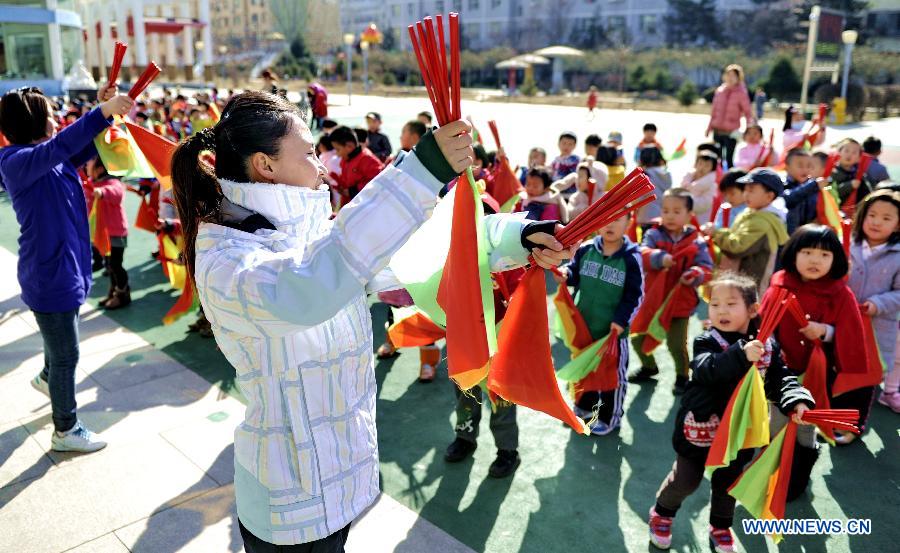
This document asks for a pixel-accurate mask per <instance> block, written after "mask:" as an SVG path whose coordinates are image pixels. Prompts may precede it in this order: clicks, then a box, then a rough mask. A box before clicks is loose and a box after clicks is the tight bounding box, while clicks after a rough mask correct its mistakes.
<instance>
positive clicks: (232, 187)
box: [219, 179, 331, 238]
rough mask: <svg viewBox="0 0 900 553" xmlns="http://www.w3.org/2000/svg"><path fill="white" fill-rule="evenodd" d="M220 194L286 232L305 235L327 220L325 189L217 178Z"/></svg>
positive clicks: (327, 193) (329, 210)
mask: <svg viewBox="0 0 900 553" xmlns="http://www.w3.org/2000/svg"><path fill="white" fill-rule="evenodd" d="M219 186H220V187H221V188H222V194H223V195H224V196H225V197H226V198H227V199H228V200H229V201H231V202H232V203H234V204H237V205H238V206H241V207H243V208H245V209H248V210H250V211H253V212H255V213H259V214H260V215H262V216H263V217H265V218H266V219H268V220H269V221H270V222H271V223H272V224H273V225H275V228H276V229H277V230H279V231H281V232H284V233H286V234H289V235H293V236H298V237H301V238H303V237H306V235H307V234H308V233H310V232H311V231H313V230H314V229H316V228H318V227H319V226H320V225H321V224H323V223H327V222H328V220H329V217H330V216H331V203H330V198H331V196H330V194H329V192H328V190H327V188H325V189H320V190H313V189H311V188H304V187H302V186H290V185H287V184H269V183H260V182H234V181H231V180H228V179H219Z"/></svg>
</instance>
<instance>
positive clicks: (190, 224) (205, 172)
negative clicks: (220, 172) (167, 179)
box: [172, 129, 222, 280]
mask: <svg viewBox="0 0 900 553" xmlns="http://www.w3.org/2000/svg"><path fill="white" fill-rule="evenodd" d="M212 136H213V130H212V129H204V130H203V131H201V132H199V133H197V134H196V135H194V136H192V137H191V138H189V139H187V140H186V141H184V142H182V143H181V144H180V145H179V146H178V147H177V148H176V149H175V152H174V153H173V154H172V191H173V195H174V197H175V207H176V209H177V210H178V218H179V219H180V220H181V229H182V233H183V236H184V254H183V256H184V264H185V265H186V266H187V270H188V274H189V275H190V278H191V280H193V278H194V259H195V251H196V247H195V244H194V242H195V240H196V238H197V229H198V228H199V226H200V222H201V221H203V220H205V219H208V218H210V217H211V216H213V215H215V214H216V212H217V211H218V209H219V204H220V203H221V200H222V192H221V191H220V190H219V184H218V181H217V179H216V176H215V175H214V174H213V173H212V168H211V167H209V166H208V165H207V164H206V163H203V162H201V161H200V154H201V153H202V152H203V151H204V150H214V149H215V142H214V139H212Z"/></svg>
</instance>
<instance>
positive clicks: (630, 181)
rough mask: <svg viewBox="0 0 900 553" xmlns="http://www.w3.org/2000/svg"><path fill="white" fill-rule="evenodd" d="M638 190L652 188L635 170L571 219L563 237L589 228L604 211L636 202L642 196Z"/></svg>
mask: <svg viewBox="0 0 900 553" xmlns="http://www.w3.org/2000/svg"><path fill="white" fill-rule="evenodd" d="M638 190H645V191H646V192H652V191H653V190H654V188H653V185H652V184H650V182H649V180H648V179H647V176H646V175H644V174H643V171H639V170H637V169H636V170H635V171H632V172H631V174H629V175H628V176H627V177H625V180H623V181H622V183H620V184H619V185H617V186H616V187H615V188H613V189H612V190H611V191H609V192H608V193H606V194H604V195H603V196H602V197H601V198H600V199H599V200H597V201H596V202H594V203H593V204H591V206H590V207H588V208H587V209H586V210H585V211H584V212H582V213H581V215H579V216H578V217H576V218H575V219H573V220H572V221H571V222H570V223H569V224H568V225H567V226H566V228H565V230H564V231H563V232H564V233H565V234H564V235H563V236H564V237H565V236H568V235H570V234H571V235H576V234H578V233H580V232H581V231H582V230H583V228H582V227H583V226H591V222H592V221H594V220H595V219H596V218H597V215H598V214H600V213H603V212H604V211H606V210H610V209H618V208H620V207H622V206H624V205H625V204H626V203H628V201H633V200H637V199H638V198H639V197H640V196H641V195H643V194H641V193H638ZM635 194H637V196H636V197H635V196H634V195H635ZM629 198H630V200H629ZM558 238H559V237H558Z"/></svg>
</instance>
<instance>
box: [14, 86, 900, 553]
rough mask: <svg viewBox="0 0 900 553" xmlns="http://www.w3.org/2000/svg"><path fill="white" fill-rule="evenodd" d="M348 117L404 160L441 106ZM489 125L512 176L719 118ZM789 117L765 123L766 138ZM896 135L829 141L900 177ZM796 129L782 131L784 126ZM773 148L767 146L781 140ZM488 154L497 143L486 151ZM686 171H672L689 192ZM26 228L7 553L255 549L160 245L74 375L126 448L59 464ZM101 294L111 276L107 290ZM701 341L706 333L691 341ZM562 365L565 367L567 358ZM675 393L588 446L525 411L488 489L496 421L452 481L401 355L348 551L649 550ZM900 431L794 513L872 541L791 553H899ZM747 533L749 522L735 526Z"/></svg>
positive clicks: (225, 382)
mask: <svg viewBox="0 0 900 553" xmlns="http://www.w3.org/2000/svg"><path fill="white" fill-rule="evenodd" d="M333 101H334V102H335V103H336V104H339V105H338V106H336V107H335V108H333V110H332V112H333V116H334V117H336V118H337V119H338V120H339V121H341V122H345V123H350V124H362V118H363V115H364V114H365V113H366V112H367V111H370V110H375V111H379V112H381V114H382V116H383V117H384V119H385V120H386V121H387V124H386V131H387V134H388V136H389V137H390V138H391V140H392V142H394V145H395V147H396V144H397V141H396V138H397V137H398V136H399V129H400V127H401V126H402V124H403V122H404V121H406V120H407V119H410V118H413V117H414V116H415V114H416V113H417V112H418V111H421V110H423V109H427V108H428V105H427V102H426V101H425V100H424V99H419V100H414V99H405V100H401V99H386V98H376V97H369V98H363V97H358V96H355V97H354V98H353V103H352V106H346V97H341V96H336V97H334V99H333ZM464 111H465V112H467V113H471V114H472V116H473V118H474V120H475V123H476V125H478V126H479V127H480V128H481V130H482V131H483V132H487V131H488V128H487V124H486V121H487V119H489V118H494V119H496V120H497V121H498V124H499V127H500V132H501V135H502V138H503V141H504V146H506V149H507V151H508V153H509V154H510V156H511V157H512V158H513V160H514V161H521V160H524V159H525V156H526V155H527V150H528V148H530V147H531V146H534V145H540V146H543V147H544V148H546V149H547V150H548V152H554V151H555V148H554V145H555V143H556V137H557V136H558V134H559V132H560V131H562V130H564V129H567V130H574V131H575V132H577V133H578V135H579V137H581V138H583V137H584V136H585V135H587V134H588V133H590V132H596V133H598V134H600V135H601V136H602V137H604V139H605V137H606V134H608V132H609V131H611V130H619V131H622V132H623V133H624V134H625V139H626V152H630V151H631V150H630V149H631V148H633V145H634V143H635V142H636V141H637V140H638V138H639V135H640V127H641V126H642V125H643V124H644V123H646V122H649V121H653V122H655V123H657V125H658V126H659V127H660V133H659V137H660V141H661V142H662V143H663V144H664V145H666V146H669V145H670V146H669V147H671V148H674V147H675V145H676V144H677V143H678V142H679V141H680V140H681V138H682V137H683V136H686V137H687V138H688V148H689V150H692V149H693V147H694V146H695V145H696V144H697V143H699V142H700V141H701V140H700V138H701V136H702V132H703V129H704V128H705V125H706V118H705V117H702V116H697V115H679V114H669V113H651V112H639V111H601V112H600V113H599V114H598V115H597V117H596V118H594V120H593V121H588V119H587V117H586V112H585V111H584V110H581V109H576V108H563V107H555V106H532V105H530V106H523V105H517V104H503V103H489V104H487V103H486V104H480V103H475V102H472V103H466V104H464ZM777 124H778V122H777V121H775V120H772V121H765V122H764V126H765V127H766V128H769V127H771V126H774V125H777ZM898 124H900V121H898V120H896V119H894V120H889V121H878V122H872V123H864V124H860V125H854V126H848V127H846V128H843V129H832V130H831V131H829V132H830V135H829V138H835V139H836V138H840V137H843V136H854V137H857V138H859V139H862V138H864V137H865V136H868V134H872V133H874V134H876V135H878V136H880V137H881V138H882V139H883V140H884V141H885V143H886V155H885V161H886V162H887V163H888V165H889V166H890V168H891V171H892V174H893V175H894V178H898V177H900V138H898V134H897V132H896V129H897V128H898ZM779 128H780V126H779ZM889 133H890V134H889ZM766 134H767V133H766ZM486 142H487V144H488V147H489V149H491V148H492V147H493V143H492V140H491V139H490V137H489V136H487V137H486ZM688 165H689V160H687V159H684V160H679V161H678V162H676V163H674V164H673V168H672V170H673V174H674V175H673V176H674V177H675V178H676V180H677V179H680V177H681V175H682V174H683V172H684V171H685V170H686V168H687V166H688ZM136 199H137V198H136V196H134V195H131V194H129V195H128V196H127V208H128V211H129V216H130V217H132V218H133V216H134V213H135V210H136V205H137V202H136ZM17 236H18V226H17V224H16V222H15V218H14V215H13V213H12V209H11V207H10V205H9V200H8V197H7V196H6V195H0V529H2V532H0V552H7V551H10V552H16V553H19V552H23V553H24V552H41V553H57V552H62V551H78V552H79V553H86V552H123V551H129V550H130V551H138V552H151V553H165V552H174V551H190V552H203V553H205V552H220V551H222V552H225V551H228V552H237V551H241V550H242V547H241V541H240V537H239V535H238V532H237V521H236V515H235V512H234V495H233V493H234V490H233V486H232V478H233V474H232V472H233V467H232V462H233V452H232V448H231V441H232V430H233V428H234V426H235V425H236V424H237V423H238V422H239V421H240V419H241V417H242V410H243V406H242V404H241V398H240V394H239V393H238V391H237V390H236V388H235V387H234V372H233V369H232V368H231V367H230V365H229V364H228V363H227V362H226V361H225V359H224V357H222V355H221V354H220V353H219V352H218V350H217V349H216V347H215V343H214V341H213V340H205V339H203V338H200V337H199V336H197V335H196V334H186V333H185V330H186V327H187V324H188V323H189V322H190V321H191V319H192V318H191V317H185V318H183V319H182V320H180V321H178V322H176V323H174V324H172V325H170V326H163V325H162V323H161V318H162V315H163V314H164V313H165V312H166V311H167V310H168V309H169V307H170V306H171V305H172V303H174V301H175V300H176V294H175V293H174V292H173V291H172V290H170V288H169V286H168V283H167V281H166V280H165V278H164V276H163V274H162V272H161V270H160V268H159V264H158V263H157V262H156V261H154V260H152V259H151V258H150V255H149V254H150V252H151V251H152V250H153V249H155V238H154V237H153V236H151V235H150V234H148V233H145V232H142V231H139V230H134V231H132V234H131V236H130V237H129V246H128V249H127V250H126V254H125V265H126V267H127V269H128V271H129V274H130V277H131V279H132V289H133V293H132V297H133V299H134V303H133V304H132V305H131V306H130V307H129V308H127V309H124V310H120V311H114V312H110V313H109V314H104V313H103V312H102V311H98V310H97V309H96V302H97V301H98V300H99V299H101V298H102V297H103V296H104V295H105V292H106V287H107V284H106V282H105V281H103V280H101V281H100V282H98V283H97V284H96V286H95V288H94V291H93V293H92V297H91V299H90V302H89V304H88V305H86V306H85V308H84V310H83V313H82V314H83V319H82V325H81V331H82V341H81V344H82V361H81V364H80V366H79V372H78V375H77V380H78V401H79V413H80V416H81V417H82V419H83V420H85V422H86V423H87V424H88V426H89V427H91V428H92V429H94V430H97V431H100V432H102V433H103V435H104V437H106V438H107V439H108V441H109V442H110V446H109V447H108V448H107V449H105V450H103V451H102V452H99V453H96V454H93V455H88V456H78V455H71V454H59V453H54V452H50V451H49V441H50V431H51V428H52V423H51V422H50V415H49V413H50V409H49V403H48V401H47V399H46V398H45V397H43V396H41V395H40V394H38V393H37V392H35V391H34V390H32V389H31V387H30V386H29V384H28V380H29V379H30V378H32V377H33V376H34V374H36V373H37V371H38V370H39V369H40V366H41V363H42V354H41V342H40V336H39V334H38V332H37V327H36V325H35V323H34V320H33V317H32V316H31V314H30V313H29V311H28V310H27V308H26V307H25V306H24V304H22V302H21V299H20V298H19V296H18V286H17V284H16V279H15V261H16V258H15V252H16V251H17V246H16V238H17ZM96 276H97V278H98V279H101V277H100V276H99V274H98V275H96ZM372 313H373V319H374V323H373V331H374V334H375V341H376V344H377V343H379V342H380V341H381V340H382V339H383V337H384V324H383V321H384V314H385V311H384V308H383V306H382V305H373V307H372ZM698 328H699V324H698V322H697V321H696V320H695V321H693V322H692V334H693V333H696V332H697V330H698ZM553 351H554V355H555V356H556V357H557V359H558V360H560V361H562V360H564V359H565V358H566V356H567V352H566V350H565V348H564V347H562V345H561V344H555V345H554V350H553ZM657 357H658V359H659V360H660V362H661V367H662V369H663V370H662V376H661V378H660V381H659V383H657V384H656V385H653V384H643V385H633V386H631V387H630V388H629V391H628V399H627V402H626V414H625V421H624V425H623V427H622V429H621V431H620V432H619V433H618V434H614V435H611V436H607V437H604V438H597V437H584V436H578V435H576V434H574V433H572V432H571V431H569V430H567V429H566V428H564V427H563V426H562V425H561V424H560V423H559V422H557V421H555V420H553V419H550V418H549V417H547V416H545V415H542V414H538V413H535V412H532V411H529V410H526V409H521V410H520V411H519V423H520V427H521V431H520V436H521V447H520V452H521V455H522V458H523V462H522V465H521V467H520V468H519V470H518V472H517V473H516V474H515V476H514V477H513V478H511V479H507V480H500V481H498V480H493V479H490V478H487V469H488V465H489V464H490V462H491V461H492V460H493V458H494V452H495V450H494V447H493V441H492V439H491V437H490V432H489V430H488V427H487V417H485V419H484V421H483V424H482V428H481V431H482V438H481V442H480V446H479V448H478V450H477V451H476V453H475V455H474V458H473V459H472V460H470V461H467V462H463V463H461V464H458V465H447V464H446V463H444V461H443V459H442V456H443V451H444V448H445V447H446V445H447V444H448V443H449V442H450V441H451V440H452V438H453V434H452V423H453V407H454V394H453V388H452V384H451V382H450V381H449V380H448V379H447V376H446V367H445V366H444V365H443V364H442V366H441V368H440V371H439V377H438V379H437V380H436V381H435V382H434V383H431V384H420V383H418V382H416V376H417V373H418V355H417V352H416V351H414V350H402V353H401V355H399V356H398V357H396V358H394V359H391V360H388V361H383V362H379V363H378V364H377V365H376V369H375V370H376V376H377V381H378V430H379V446H380V451H381V475H382V488H383V490H384V492H385V494H384V495H383V496H382V499H381V500H380V501H379V503H378V504H377V505H376V506H375V507H374V508H373V509H372V510H371V511H370V512H369V513H368V514H367V515H366V516H365V517H364V518H363V519H362V520H361V521H360V522H359V523H358V524H357V526H356V527H355V528H354V530H353V531H351V534H350V535H351V540H350V543H349V544H348V551H350V552H351V553H360V552H366V553H369V552H372V553H381V552H387V551H401V552H415V553H419V552H429V553H437V552H440V553H444V552H457V551H458V552H466V551H489V552H496V553H507V552H535V553H537V552H540V553H555V552H566V553H568V552H572V551H579V552H581V551H584V552H587V551H614V552H618V551H630V552H635V551H652V548H651V547H650V546H649V545H648V543H647V539H646V532H647V529H646V516H647V510H648V509H649V507H650V505H651V504H652V502H653V499H654V494H655V491H656V489H657V487H658V486H659V483H660V481H661V480H662V478H663V477H664V476H665V475H666V473H667V471H668V470H669V468H670V466H671V463H672V461H673V460H674V452H673V451H672V448H671V445H670V436H671V431H672V428H673V417H674V412H675V407H676V404H675V398H673V396H672V393H671V391H670V390H671V384H672V380H673V375H672V367H671V361H670V359H669V358H668V355H667V354H665V353H662V352H659V353H658V354H657ZM898 422H900V419H898V417H897V416H896V415H895V414H893V413H891V412H889V411H888V410H887V409H885V408H883V407H881V406H879V405H876V406H874V407H873V413H872V417H871V430H870V431H869V432H867V433H866V434H865V435H864V436H863V437H862V439H860V440H857V442H856V443H854V444H852V445H850V446H848V447H844V448H840V449H827V448H826V449H825V450H824V453H823V455H822V456H821V458H820V460H819V463H818V464H817V466H816V469H815V471H814V474H813V482H812V490H811V493H809V494H808V495H807V496H806V497H804V498H802V499H801V500H799V501H797V502H796V503H793V504H791V505H790V506H789V507H788V516H789V517H792V518H838V519H847V518H869V519H871V520H872V535H870V536H831V537H825V536H805V537H800V536H789V537H787V538H786V540H785V541H784V542H783V543H782V544H781V545H780V547H778V548H777V549H778V550H780V551H786V552H795V551H796V552H799V551H807V552H820V551H833V552H843V551H858V552H868V551H890V550H893V549H894V548H895V547H896V544H897V543H898V542H900V528H898V526H897V514H896V513H897V507H896V506H897V505H898V504H900V484H898V480H897V475H898V474H900V441H898V438H900V435H898V427H900V424H898ZM708 493H709V486H708V483H704V484H703V485H702V487H701V489H700V490H699V491H698V493H697V494H695V495H694V496H693V497H691V498H690V499H689V500H688V501H687V502H686V503H685V505H684V508H683V509H682V512H681V513H679V517H678V519H677V520H676V523H675V527H674V547H673V550H675V551H683V552H687V551H706V550H707V545H706V535H707V523H706V520H707V516H708V506H707V503H708ZM746 516H748V515H747V513H746V511H744V510H743V509H742V508H740V507H739V508H738V518H739V519H740V518H743V517H746ZM736 536H737V538H738V540H739V543H740V545H741V546H742V548H743V549H744V550H746V551H752V552H757V551H760V552H761V551H771V550H775V549H776V547H775V546H774V545H772V543H771V541H770V540H768V539H767V538H764V537H761V536H746V535H743V533H742V532H741V531H740V529H739V528H738V529H737V530H736Z"/></svg>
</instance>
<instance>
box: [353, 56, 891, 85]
mask: <svg viewBox="0 0 900 553" xmlns="http://www.w3.org/2000/svg"><path fill="white" fill-rule="evenodd" d="M804 48H805V47H804V46H790V47H782V48H778V49H774V50H770V51H768V52H764V53H760V55H750V54H748V53H746V52H745V51H743V50H742V49H740V48H736V47H732V48H725V49H701V48H693V49H691V48H688V49H674V48H659V49H654V50H642V51H634V50H631V49H604V50H596V51H588V52H586V53H585V56H584V57H581V58H570V59H567V60H566V77H567V83H569V84H570V86H571V87H572V88H573V89H574V90H579V91H584V90H587V88H588V87H589V86H590V85H591V84H594V85H596V86H598V87H599V88H601V89H605V90H620V89H621V90H630V91H637V92H643V91H647V90H657V91H659V92H664V93H674V92H675V91H677V90H678V89H679V87H680V86H681V85H682V84H683V83H684V82H685V81H686V80H691V81H692V82H694V84H695V86H697V88H698V89H699V90H704V91H705V90H706V89H707V88H709V86H710V85H711V84H713V83H715V82H718V75H719V72H720V71H721V70H722V69H723V68H724V67H725V66H726V65H728V64H730V63H739V64H741V65H742V66H743V67H744V71H745V72H746V75H747V81H748V83H749V84H750V86H757V85H763V84H765V85H767V86H768V87H772V86H773V84H774V83H771V82H769V81H768V78H769V75H770V73H771V71H772V68H773V66H774V65H775V64H776V62H777V61H780V60H784V61H783V62H782V64H785V63H786V64H788V65H790V67H792V68H793V70H794V74H795V75H798V76H799V75H802V71H803V59H804V52H805V50H804ZM516 54H517V52H515V51H514V50H512V49H510V48H493V49H491V50H484V51H480V52H470V51H464V52H462V56H461V60H460V63H461V69H462V81H463V85H464V86H469V87H474V86H480V87H498V86H500V85H501V84H503V83H505V82H506V75H505V73H504V72H501V71H498V70H496V69H494V65H495V64H496V63H497V62H499V61H502V60H504V59H507V58H510V57H512V56H514V55H516ZM354 57H357V56H354ZM898 66H900V55H898V54H887V53H885V52H876V51H874V50H872V49H871V48H868V47H865V46H861V47H857V48H856V49H854V51H853V69H852V74H853V77H854V78H856V79H860V80H862V81H864V82H866V83H869V84H877V85H889V84H898V83H900V74H898V71H897V69H896V68H897V67H898ZM782 69H784V67H783V66H782ZM369 70H370V72H372V74H373V75H379V76H380V75H383V74H384V73H387V72H390V73H393V74H394V77H395V79H396V82H397V83H399V84H410V82H411V79H412V77H411V75H414V74H417V73H418V66H417V64H416V59H415V56H414V55H413V53H412V52H400V51H392V52H388V51H383V50H375V51H373V52H372V53H371V54H370V56H369ZM535 77H536V81H537V86H538V88H540V89H546V88H548V87H549V84H550V83H549V81H550V67H549V66H538V67H536V70H535ZM635 77H637V78H635ZM377 78H381V77H377ZM774 88H778V85H775V86H774ZM789 88H793V84H792V85H791V86H790V87H789ZM773 91H774V89H773ZM778 92H779V93H783V91H782V90H779V91H778Z"/></svg>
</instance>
